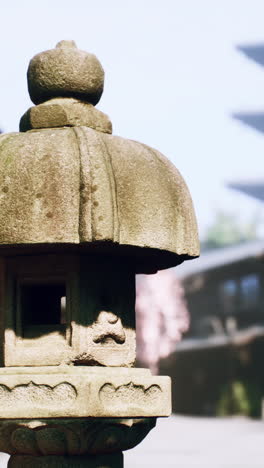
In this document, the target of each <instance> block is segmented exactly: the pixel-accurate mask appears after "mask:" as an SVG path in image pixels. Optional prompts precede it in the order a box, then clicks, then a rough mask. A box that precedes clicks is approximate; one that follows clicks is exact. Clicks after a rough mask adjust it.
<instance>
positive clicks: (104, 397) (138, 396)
mask: <svg viewBox="0 0 264 468" xmlns="http://www.w3.org/2000/svg"><path fill="white" fill-rule="evenodd" d="M161 393H162V390H161V388H160V387H159V385H151V386H150V387H148V388H145V387H144V385H135V384H134V383H133V382H130V383H129V384H127V385H120V386H119V387H115V386H114V385H113V384H111V383H106V384H104V385H103V386H102V387H101V388H100V390H99V397H100V400H101V402H102V403H103V405H105V406H107V407H111V408H112V407H113V408H114V407H116V406H117V407H118V408H120V406H123V405H125V406H126V407H131V406H136V407H142V406H146V405H151V406H155V405H156V404H158V403H159V401H160V395H161Z"/></svg>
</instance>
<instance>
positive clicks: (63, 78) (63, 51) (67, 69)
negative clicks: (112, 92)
mask: <svg viewBox="0 0 264 468" xmlns="http://www.w3.org/2000/svg"><path fill="white" fill-rule="evenodd" d="M27 78H28V90H29V94H30V97H31V100H32V101H33V102H34V104H41V103H42V102H45V101H48V100H49V99H52V98H56V97H71V98H77V99H80V100H82V101H85V102H89V103H91V104H94V105H95V104H97V103H98V101H99V100H100V97H101V95H102V92H103V88H104V70H103V68H102V66H101V64H100V62H99V60H98V59H97V58H96V56H95V55H93V54H89V53H87V52H85V51H83V50H79V49H78V48H77V46H76V44H75V42H74V41H60V42H59V43H58V44H57V46H56V48H55V49H51V50H47V51H45V52H41V53H40V54H37V55H35V57H33V58H32V60H31V61H30V63H29V67H28V73H27Z"/></svg>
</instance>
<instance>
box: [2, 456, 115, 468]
mask: <svg viewBox="0 0 264 468" xmlns="http://www.w3.org/2000/svg"><path fill="white" fill-rule="evenodd" d="M123 466H124V464H123V454H122V453H121V452H119V453H114V454H106V455H82V456H64V457H63V456H56V455H49V456H43V457H32V456H27V455H14V456H12V457H10V460H9V462H8V468H28V467H30V468H123Z"/></svg>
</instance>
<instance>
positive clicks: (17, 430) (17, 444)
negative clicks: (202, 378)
mask: <svg viewBox="0 0 264 468" xmlns="http://www.w3.org/2000/svg"><path fill="white" fill-rule="evenodd" d="M155 424H156V418H145V419H117V418H115V419H106V418H104V419H101V420H100V419H94V418H91V419H90V420H87V419H86V420H83V421H81V420H78V419H64V418H63V419H49V420H47V419H46V420H45V419H44V420H31V421H30V420H22V419H21V420H13V421H3V422H1V423H0V451H3V452H6V453H9V454H11V455H84V454H100V453H114V452H120V451H123V450H128V449H131V448H133V447H135V446H136V445H137V444H139V443H140V442H141V441H142V440H143V439H144V437H145V436H146V435H147V434H148V432H149V431H150V430H151V429H152V428H153V427H154V426H155Z"/></svg>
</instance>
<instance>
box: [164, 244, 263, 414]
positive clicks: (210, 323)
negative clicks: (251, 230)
mask: <svg viewBox="0 0 264 468" xmlns="http://www.w3.org/2000/svg"><path fill="white" fill-rule="evenodd" d="M263 263H264V242H262V241H254V242H250V243H245V244H241V245H236V246H232V247H228V248H224V249H218V250H216V251H211V252H208V253H206V254H204V255H202V256H201V257H200V258H199V259H197V260H196V261H195V262H193V265H191V264H190V263H189V262H185V263H184V264H183V265H180V266H179V267H177V268H176V269H175V270H174V274H175V275H177V277H178V278H179V279H180V281H181V283H182V285H183V287H184V290H185V299H186V302H187V307H188V311H189V314H190V328H189V330H188V332H187V334H186V335H185V336H184V338H183V340H182V341H181V342H179V343H177V344H176V346H175V351H174V353H171V354H170V356H168V357H167V358H166V359H163V360H162V361H161V362H160V369H161V372H162V373H165V372H167V373H168V372H169V374H170V375H171V377H172V378H173V382H174V389H173V409H174V411H175V412H179V413H185V414H200V415H215V414H218V412H219V408H220V406H219V405H220V403H221V399H222V398H223V395H224V394H225V392H226V389H228V386H230V388H231V387H232V385H236V386H237V385H238V388H240V387H241V388H242V389H243V390H242V391H243V392H245V391H246V390H245V389H246V388H249V392H251V393H254V395H256V394H257V395H258V396H254V399H255V400H254V402H253V407H252V408H251V407H250V405H251V402H250V398H251V396H249V397H248V398H249V402H247V407H248V410H247V413H248V414H249V415H256V416H257V415H260V408H261V397H262V395H264V369H263V363H262V356H263V353H264V313H263V311H264V268H263ZM239 385H240V387H239ZM234 388H236V387H234ZM241 398H242V397H241ZM243 398H244V399H246V398H247V397H246V396H245V395H244V397H243ZM239 404H240V403H238V405H239ZM241 404H242V403H241ZM235 406H236V405H234V408H232V404H231V407H230V410H228V409H227V412H230V413H232V412H236V411H235ZM238 412H239V409H238Z"/></svg>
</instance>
